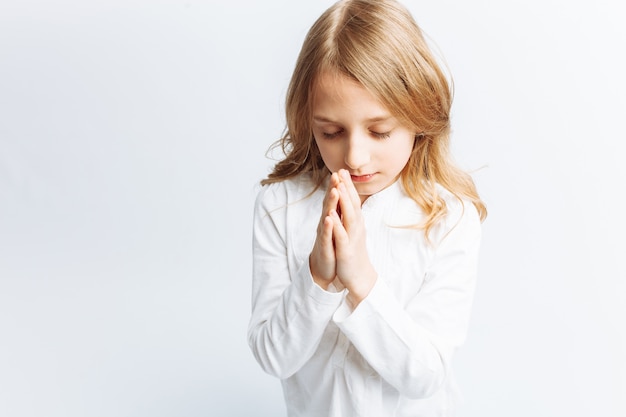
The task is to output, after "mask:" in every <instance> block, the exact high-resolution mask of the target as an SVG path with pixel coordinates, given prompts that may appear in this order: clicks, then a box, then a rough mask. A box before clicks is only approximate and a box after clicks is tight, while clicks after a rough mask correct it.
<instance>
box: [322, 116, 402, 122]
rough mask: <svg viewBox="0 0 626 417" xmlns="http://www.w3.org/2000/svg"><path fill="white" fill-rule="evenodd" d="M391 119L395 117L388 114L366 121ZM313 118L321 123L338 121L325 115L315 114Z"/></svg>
mask: <svg viewBox="0 0 626 417" xmlns="http://www.w3.org/2000/svg"><path fill="white" fill-rule="evenodd" d="M391 119H393V116H391V115H386V116H376V117H371V118H369V119H367V120H364V121H365V122H367V123H376V122H386V121H387V120H391ZM313 120H314V121H316V122H321V123H337V122H336V121H334V120H332V119H329V118H327V117H323V116H313Z"/></svg>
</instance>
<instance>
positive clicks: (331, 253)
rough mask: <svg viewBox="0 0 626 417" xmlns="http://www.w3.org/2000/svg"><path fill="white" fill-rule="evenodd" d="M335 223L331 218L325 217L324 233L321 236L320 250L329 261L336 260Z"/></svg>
mask: <svg viewBox="0 0 626 417" xmlns="http://www.w3.org/2000/svg"><path fill="white" fill-rule="evenodd" d="M333 228H334V222H333V219H332V217H331V216H326V217H324V221H323V223H322V233H321V236H320V238H321V239H320V248H321V250H322V256H323V257H324V258H325V259H326V260H328V261H334V260H335V245H334V244H333Z"/></svg>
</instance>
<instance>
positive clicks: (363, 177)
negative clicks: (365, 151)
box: [350, 174, 376, 182]
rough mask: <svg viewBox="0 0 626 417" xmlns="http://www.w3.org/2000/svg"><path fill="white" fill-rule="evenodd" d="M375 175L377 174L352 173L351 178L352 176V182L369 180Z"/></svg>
mask: <svg viewBox="0 0 626 417" xmlns="http://www.w3.org/2000/svg"><path fill="white" fill-rule="evenodd" d="M375 175H376V174H365V175H350V178H352V182H368V181H370V180H371V179H372V178H374V176H375Z"/></svg>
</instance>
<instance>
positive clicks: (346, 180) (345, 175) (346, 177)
mask: <svg viewBox="0 0 626 417" xmlns="http://www.w3.org/2000/svg"><path fill="white" fill-rule="evenodd" d="M339 176H340V178H341V182H342V183H343V184H345V185H346V189H347V190H348V193H349V195H350V201H352V204H353V205H354V207H361V197H360V196H359V192H358V191H357V190H356V187H355V186H354V183H353V182H352V178H350V173H349V172H348V171H347V170H345V169H342V170H341V171H340V172H339Z"/></svg>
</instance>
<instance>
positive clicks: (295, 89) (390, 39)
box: [261, 0, 487, 236]
mask: <svg viewBox="0 0 626 417" xmlns="http://www.w3.org/2000/svg"><path fill="white" fill-rule="evenodd" d="M324 71H335V72H338V73H340V74H343V75H345V76H348V77H350V78H352V79H354V80H355V81H357V82H358V83H360V84H361V85H362V86H363V87H364V88H365V89H367V90H368V91H369V92H370V93H372V94H373V95H374V96H375V97H377V98H378V99H379V100H380V102H381V103H382V104H383V105H384V106H385V107H387V109H389V111H390V112H391V114H393V115H394V116H395V117H396V118H398V119H399V120H400V121H401V122H402V123H403V124H404V125H405V126H407V127H409V128H412V129H414V131H415V132H416V140H415V143H414V145H413V151H412V153H411V156H410V158H409V161H408V162H407V164H406V166H405V167H404V169H403V171H402V173H401V182H402V185H403V187H404V189H405V191H406V193H407V194H408V195H409V197H411V198H412V199H413V200H415V202H416V203H417V204H418V205H419V207H421V209H422V210H423V211H424V213H425V214H426V218H425V221H424V223H423V224H421V225H419V227H422V228H424V230H425V233H426V236H428V233H429V231H430V230H431V229H432V227H433V226H434V225H436V224H437V222H438V221H439V220H440V219H441V218H442V217H443V216H444V215H445V214H446V213H447V207H446V204H445V201H444V199H443V198H442V197H441V196H440V195H439V193H438V191H437V184H440V185H441V186H443V187H444V188H446V189H447V190H448V191H450V192H451V193H452V194H453V195H454V196H456V197H457V198H458V199H463V198H464V199H468V200H469V201H471V202H472V203H473V204H474V206H475V207H476V209H477V210H478V213H479V215H480V218H481V220H484V219H485V218H486V216H487V210H486V207H485V204H484V203H483V202H482V200H481V199H480V197H479V195H478V192H477V190H476V187H475V185H474V182H473V180H472V178H471V176H470V175H469V174H468V173H466V172H464V171H462V170H461V169H459V168H458V167H456V166H455V164H454V163H453V162H452V160H451V157H450V151H449V142H450V109H451V105H452V88H451V85H450V83H449V82H448V79H447V78H446V75H445V74H444V72H443V71H442V70H441V68H440V67H439V65H438V64H437V60H436V59H435V56H434V55H433V53H432V52H431V50H430V49H429V47H428V45H427V43H426V41H425V39H424V36H423V34H422V31H421V29H420V28H419V26H418V25H417V23H416V22H415V20H414V19H413V17H412V15H411V14H410V13H409V11H408V10H407V9H406V8H405V7H404V6H402V5H401V4H399V3H398V2H396V1H394V0H342V1H339V2H337V3H335V4H334V5H333V6H331V7H330V8H329V9H328V10H326V11H325V12H324V13H323V14H322V15H321V16H320V17H319V18H318V19H317V21H316V22H315V23H314V24H313V26H312V27H311V29H310V30H309V32H308V34H307V36H306V38H305V40H304V43H303V45H302V49H301V51H300V54H299V56H298V59H297V61H296V66H295V69H294V72H293V76H292V78H291V82H290V84H289V88H288V90H287V97H286V107H285V110H286V121H287V125H286V128H285V132H284V134H283V136H282V138H281V139H279V140H278V141H277V142H276V143H274V144H273V145H272V147H271V148H270V150H271V149H274V148H277V147H278V148H280V149H281V150H282V152H283V153H284V155H285V158H284V159H282V160H280V161H278V162H277V163H276V165H275V166H274V169H273V171H272V172H271V173H270V174H269V175H268V177H267V178H266V179H264V180H263V181H261V184H263V185H265V184H269V183H273V182H278V181H282V180H285V179H288V178H291V177H294V176H296V175H299V174H301V173H310V175H311V176H312V179H313V181H314V183H315V184H316V185H317V187H319V186H320V185H321V184H322V183H323V182H324V179H325V178H326V177H327V176H328V175H329V171H328V169H326V167H325V165H324V162H323V161H322V157H321V155H320V152H319V150H318V148H317V145H316V143H315V139H314V137H313V131H312V92H313V89H314V88H315V86H316V82H317V77H318V76H319V74H321V73H322V72H324Z"/></svg>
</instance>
